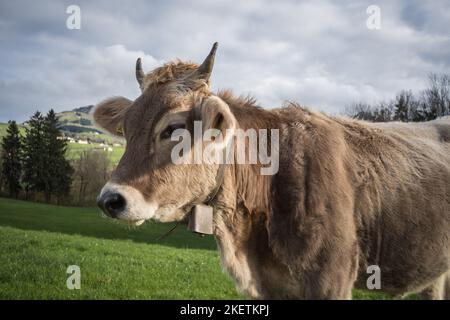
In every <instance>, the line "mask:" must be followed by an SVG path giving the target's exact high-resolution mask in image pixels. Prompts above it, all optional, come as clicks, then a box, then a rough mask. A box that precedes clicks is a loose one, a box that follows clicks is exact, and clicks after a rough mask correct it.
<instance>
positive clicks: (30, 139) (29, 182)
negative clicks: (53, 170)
mask: <svg viewBox="0 0 450 320" xmlns="http://www.w3.org/2000/svg"><path fill="white" fill-rule="evenodd" d="M48 156H49V155H48V153H47V152H46V150H45V141H44V117H43V116H42V114H41V113H40V112H39V111H37V112H36V113H35V114H34V115H33V116H32V117H31V118H30V120H29V121H28V126H27V128H26V136H25V139H24V162H23V169H24V175H23V182H24V185H25V191H26V195H27V198H28V195H29V192H44V191H45V187H46V182H45V178H46V174H45V168H46V166H47V161H48Z"/></svg>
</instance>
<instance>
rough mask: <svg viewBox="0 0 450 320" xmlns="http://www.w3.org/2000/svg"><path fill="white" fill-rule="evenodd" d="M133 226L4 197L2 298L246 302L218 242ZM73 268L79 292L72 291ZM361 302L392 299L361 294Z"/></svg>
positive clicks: (181, 230) (0, 201) (160, 227)
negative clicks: (224, 266) (70, 268)
mask: <svg viewBox="0 0 450 320" xmlns="http://www.w3.org/2000/svg"><path fill="white" fill-rule="evenodd" d="M171 226H172V225H171V224H160V223H155V222H147V223H146V224H145V225H144V226H141V227H139V228H134V227H128V226H124V225H122V224H119V223H116V222H113V221H111V220H109V219H106V218H104V217H102V216H101V214H100V210H99V209H96V208H74V207H62V206H55V205H45V204H38V203H32V202H25V201H18V200H11V199H5V198H0V299H241V298H243V297H242V296H241V295H240V294H238V293H237V292H236V290H235V287H234V284H233V283H232V281H231V279H230V278H229V276H228V275H227V274H225V273H224V272H223V271H222V269H221V266H220V261H219V255H218V251H217V249H216V243H215V241H214V239H213V238H212V237H211V236H206V237H200V236H198V235H196V234H192V233H189V232H187V231H186V230H185V226H183V225H180V226H179V227H178V228H177V229H176V230H175V231H174V232H173V233H172V234H171V235H169V236H168V237H166V238H164V239H163V240H159V241H158V240H156V239H157V238H158V237H159V236H160V235H162V234H164V233H165V232H166V231H167V230H169V229H170V227H171ZM69 265H77V266H79V267H80V270H81V289H80V290H76V289H75V290H69V289H68V288H67V286H66V280H67V278H68V277H69V276H70V274H67V267H68V266H69ZM354 298H355V299H387V298H388V297H387V296H385V295H382V294H378V293H373V292H366V291H359V290H355V292H354Z"/></svg>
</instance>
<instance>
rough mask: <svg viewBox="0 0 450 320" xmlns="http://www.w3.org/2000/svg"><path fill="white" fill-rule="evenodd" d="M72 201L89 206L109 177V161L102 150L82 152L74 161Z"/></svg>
mask: <svg viewBox="0 0 450 320" xmlns="http://www.w3.org/2000/svg"><path fill="white" fill-rule="evenodd" d="M73 167H74V169H75V172H74V175H73V188H72V190H73V195H72V198H73V200H74V201H75V202H76V203H77V204H78V205H91V204H94V203H95V198H96V196H97V194H98V193H99V191H100V189H101V188H102V187H103V185H104V184H105V183H106V181H108V179H109V175H110V170H109V167H110V161H109V159H108V156H107V153H106V152H105V151H103V150H84V151H83V152H81V153H80V156H79V158H78V159H76V160H74V163H73Z"/></svg>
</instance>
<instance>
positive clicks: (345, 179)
mask: <svg viewBox="0 0 450 320" xmlns="http://www.w3.org/2000/svg"><path fill="white" fill-rule="evenodd" d="M223 99H224V100H225V101H226V102H227V103H228V104H229V105H230V106H233V104H241V105H240V106H238V107H237V108H235V109H234V110H235V115H236V117H237V119H238V122H240V123H244V127H248V126H249V125H251V124H252V123H253V124H255V121H251V119H258V116H257V114H259V118H260V119H267V122H264V121H261V122H260V123H259V127H264V126H265V124H266V125H268V126H267V127H278V128H280V130H281V143H280V171H279V173H278V174H277V175H276V176H274V177H266V178H261V177H257V176H256V175H255V176H251V174H250V175H247V176H246V177H244V178H246V179H248V181H246V182H243V181H236V179H235V178H232V177H231V176H244V175H245V173H243V174H242V175H240V174H239V173H238V174H236V173H235V174H233V175H230V177H229V180H228V181H225V186H224V188H225V189H226V190H227V192H226V194H224V196H225V197H227V198H230V199H229V201H228V204H227V205H225V206H224V207H225V209H224V210H225V213H223V214H221V213H220V211H219V213H218V214H217V216H216V221H215V222H216V228H217V230H216V237H217V240H218V243H219V248H220V250H221V256H222V261H223V264H224V266H225V268H226V269H227V270H228V271H229V272H230V273H231V274H232V275H233V277H234V278H235V280H236V281H237V283H238V285H239V287H240V288H241V290H243V291H244V292H245V293H246V294H247V295H249V296H252V297H255V298H348V297H350V294H351V291H350V290H351V288H352V287H353V286H354V281H355V280H357V281H356V282H355V284H356V286H358V287H360V288H366V281H367V278H368V277H369V276H370V275H371V274H372V273H367V267H368V266H370V265H377V266H379V268H380V271H381V290H382V291H384V292H388V293H391V294H393V295H403V294H405V293H409V292H417V291H422V290H423V289H425V288H427V289H426V290H425V291H424V293H426V294H429V296H428V297H430V298H439V297H441V298H442V297H443V296H445V294H444V293H443V290H444V285H445V283H444V282H445V279H444V278H445V273H446V272H448V270H449V269H450V119H447V120H445V119H442V120H436V121H431V122H428V123H422V124H402V123H389V124H372V123H367V122H362V121H355V120H350V119H343V118H342V119H339V118H337V119H334V118H329V117H327V116H325V115H323V114H318V113H313V112H310V111H308V110H305V109H302V108H297V107H289V108H284V109H279V110H274V111H266V110H258V111H254V112H253V113H252V112H240V111H239V108H240V109H243V108H245V107H244V106H243V105H242V101H237V102H236V101H233V99H232V98H230V97H228V98H227V97H223ZM248 108H252V107H250V106H249V107H248ZM231 109H232V110H233V107H231ZM236 110H237V111H236ZM264 113H272V114H273V115H274V117H272V116H268V115H264ZM242 117H250V118H251V119H243V118H242ZM256 123H257V121H256ZM232 170H235V171H236V172H239V171H240V169H239V168H237V167H236V168H233V169H232ZM259 179H265V180H266V181H258V180H259ZM245 185H247V186H248V188H252V189H253V190H246V189H245V188H241V187H239V186H245ZM255 188H256V190H255ZM231 190H232V191H231ZM231 194H236V197H234V196H232V197H230V195H231ZM256 194H257V195H256ZM264 195H267V197H268V201H266V200H265V199H264V197H265V196H264ZM254 197H256V198H257V199H254ZM247 198H250V200H248V199H247ZM247 200H248V201H247ZM220 201H221V199H220V198H219V202H220ZM223 202H224V203H227V201H223ZM234 203H236V204H237V208H236V209H234V208H233V205H234ZM262 203H266V208H261V204H262ZM233 210H234V212H231V211H233ZM446 281H447V284H446V285H447V286H448V285H449V284H450V280H446ZM430 292H431V293H430ZM438 292H439V293H438ZM439 294H440V295H439ZM446 294H449V292H448V288H447V293H446ZM446 297H447V298H450V297H449V296H446Z"/></svg>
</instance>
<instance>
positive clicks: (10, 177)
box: [1, 121, 22, 198]
mask: <svg viewBox="0 0 450 320" xmlns="http://www.w3.org/2000/svg"><path fill="white" fill-rule="evenodd" d="M8 124H9V126H8V129H7V134H6V136H5V137H3V140H2V170H1V175H2V182H3V183H4V184H5V185H6V186H7V188H8V192H9V196H10V197H15V198H17V196H18V194H19V191H20V189H21V185H20V178H21V175H22V163H21V151H22V139H21V137H20V133H19V128H18V127H17V123H16V122H15V121H9V122H8Z"/></svg>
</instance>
